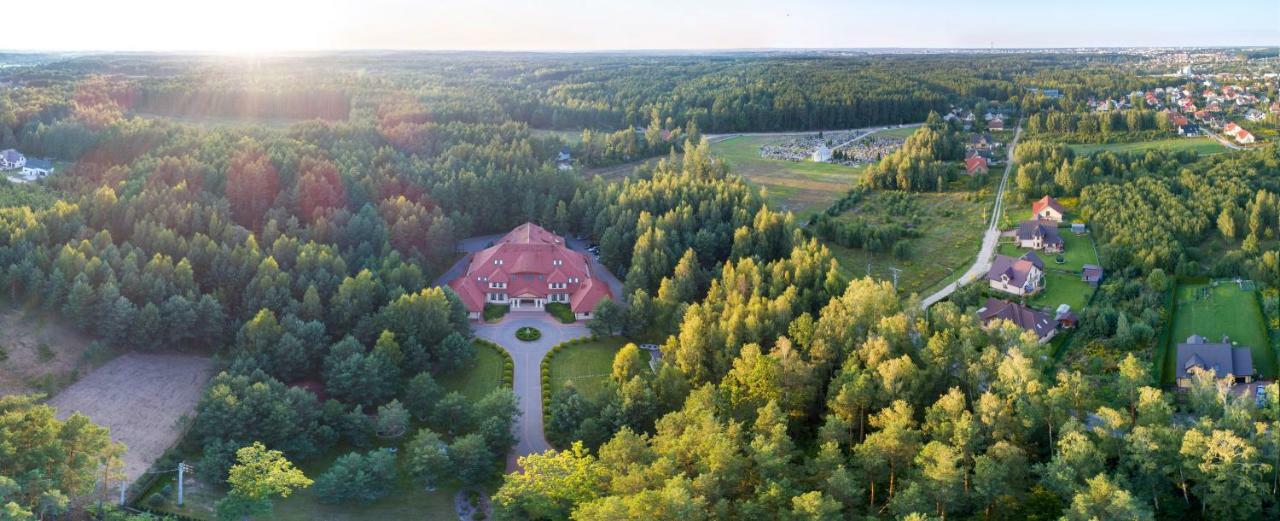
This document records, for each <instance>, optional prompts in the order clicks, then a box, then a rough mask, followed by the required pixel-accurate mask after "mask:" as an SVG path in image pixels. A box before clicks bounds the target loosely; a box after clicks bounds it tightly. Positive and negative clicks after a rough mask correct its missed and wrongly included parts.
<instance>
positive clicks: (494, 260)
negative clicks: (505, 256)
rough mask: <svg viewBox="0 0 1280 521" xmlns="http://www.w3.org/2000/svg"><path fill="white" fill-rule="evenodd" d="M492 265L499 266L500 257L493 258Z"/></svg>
mask: <svg viewBox="0 0 1280 521" xmlns="http://www.w3.org/2000/svg"><path fill="white" fill-rule="evenodd" d="M493 265H494V266H501V265H502V259H493Z"/></svg>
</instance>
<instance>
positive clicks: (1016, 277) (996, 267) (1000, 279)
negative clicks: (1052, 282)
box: [987, 252, 1044, 297]
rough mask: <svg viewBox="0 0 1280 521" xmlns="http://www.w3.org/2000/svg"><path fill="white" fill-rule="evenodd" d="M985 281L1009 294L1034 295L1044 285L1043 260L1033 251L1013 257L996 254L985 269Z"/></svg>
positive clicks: (995, 288) (993, 287)
mask: <svg viewBox="0 0 1280 521" xmlns="http://www.w3.org/2000/svg"><path fill="white" fill-rule="evenodd" d="M987 281H988V282H989V283H990V284H991V288H992V289H994V290H997V291H1003V292H1005V293H1008V294H1010V295H1017V296H1020V297H1021V296H1027V295H1034V294H1036V293H1037V292H1039V291H1040V289H1041V288H1043V287H1044V261H1042V260H1040V257H1037V256H1036V254H1035V253H1032V252H1027V253H1026V254H1025V255H1023V256H1021V257H1018V258H1016V259H1015V258H1013V257H1010V256H1008V255H996V258H995V261H993V262H992V263H991V269H990V270H987Z"/></svg>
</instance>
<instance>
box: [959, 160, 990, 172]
mask: <svg viewBox="0 0 1280 521" xmlns="http://www.w3.org/2000/svg"><path fill="white" fill-rule="evenodd" d="M964 169H965V171H966V172H969V175H974V174H985V173H987V171H988V168H987V158H985V157H982V156H979V155H972V156H969V159H966V160H964Z"/></svg>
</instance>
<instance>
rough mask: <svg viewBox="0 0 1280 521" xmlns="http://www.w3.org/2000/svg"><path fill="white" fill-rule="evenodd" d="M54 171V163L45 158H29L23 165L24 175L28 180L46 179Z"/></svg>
mask: <svg viewBox="0 0 1280 521" xmlns="http://www.w3.org/2000/svg"><path fill="white" fill-rule="evenodd" d="M52 173H53V163H52V162H50V161H47V160H44V159H28V160H26V161H25V162H24V165H23V167H22V177H23V179H26V180H28V181H35V180H36V179H44V177H45V176H47V175H49V174H52Z"/></svg>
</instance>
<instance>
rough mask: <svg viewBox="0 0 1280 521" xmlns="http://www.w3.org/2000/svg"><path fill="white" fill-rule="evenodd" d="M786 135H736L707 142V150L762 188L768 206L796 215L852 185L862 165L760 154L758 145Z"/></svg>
mask: <svg viewBox="0 0 1280 521" xmlns="http://www.w3.org/2000/svg"><path fill="white" fill-rule="evenodd" d="M788 139H790V138H789V137H787V136H736V137H731V138H729V139H725V140H723V141H717V142H715V143H713V144H712V145H711V151H712V152H713V153H715V154H716V155H717V156H720V157H721V158H723V159H724V160H725V162H727V163H728V164H729V167H730V170H731V171H732V172H733V173H735V174H738V175H741V176H742V177H744V178H746V179H747V180H748V181H750V182H751V183H752V184H755V185H756V186H760V187H762V188H764V189H765V193H766V196H767V200H768V202H769V206H770V207H771V208H773V209H776V210H789V211H791V212H792V213H795V214H796V216H797V217H798V218H800V219H808V218H809V216H810V215H812V214H813V213H815V212H820V211H822V210H824V209H826V208H827V206H830V205H831V203H832V202H834V201H835V200H836V199H839V198H840V196H842V195H844V193H845V192H846V191H847V190H848V189H849V187H851V186H853V183H854V181H857V180H858V179H859V178H860V177H861V176H862V171H863V170H864V169H865V168H866V167H865V166H860V167H849V166H844V165H838V164H834V163H815V162H812V161H783V160H780V159H765V158H762V157H760V146H761V145H767V144H770V143H777V142H781V141H786V140H788Z"/></svg>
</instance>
